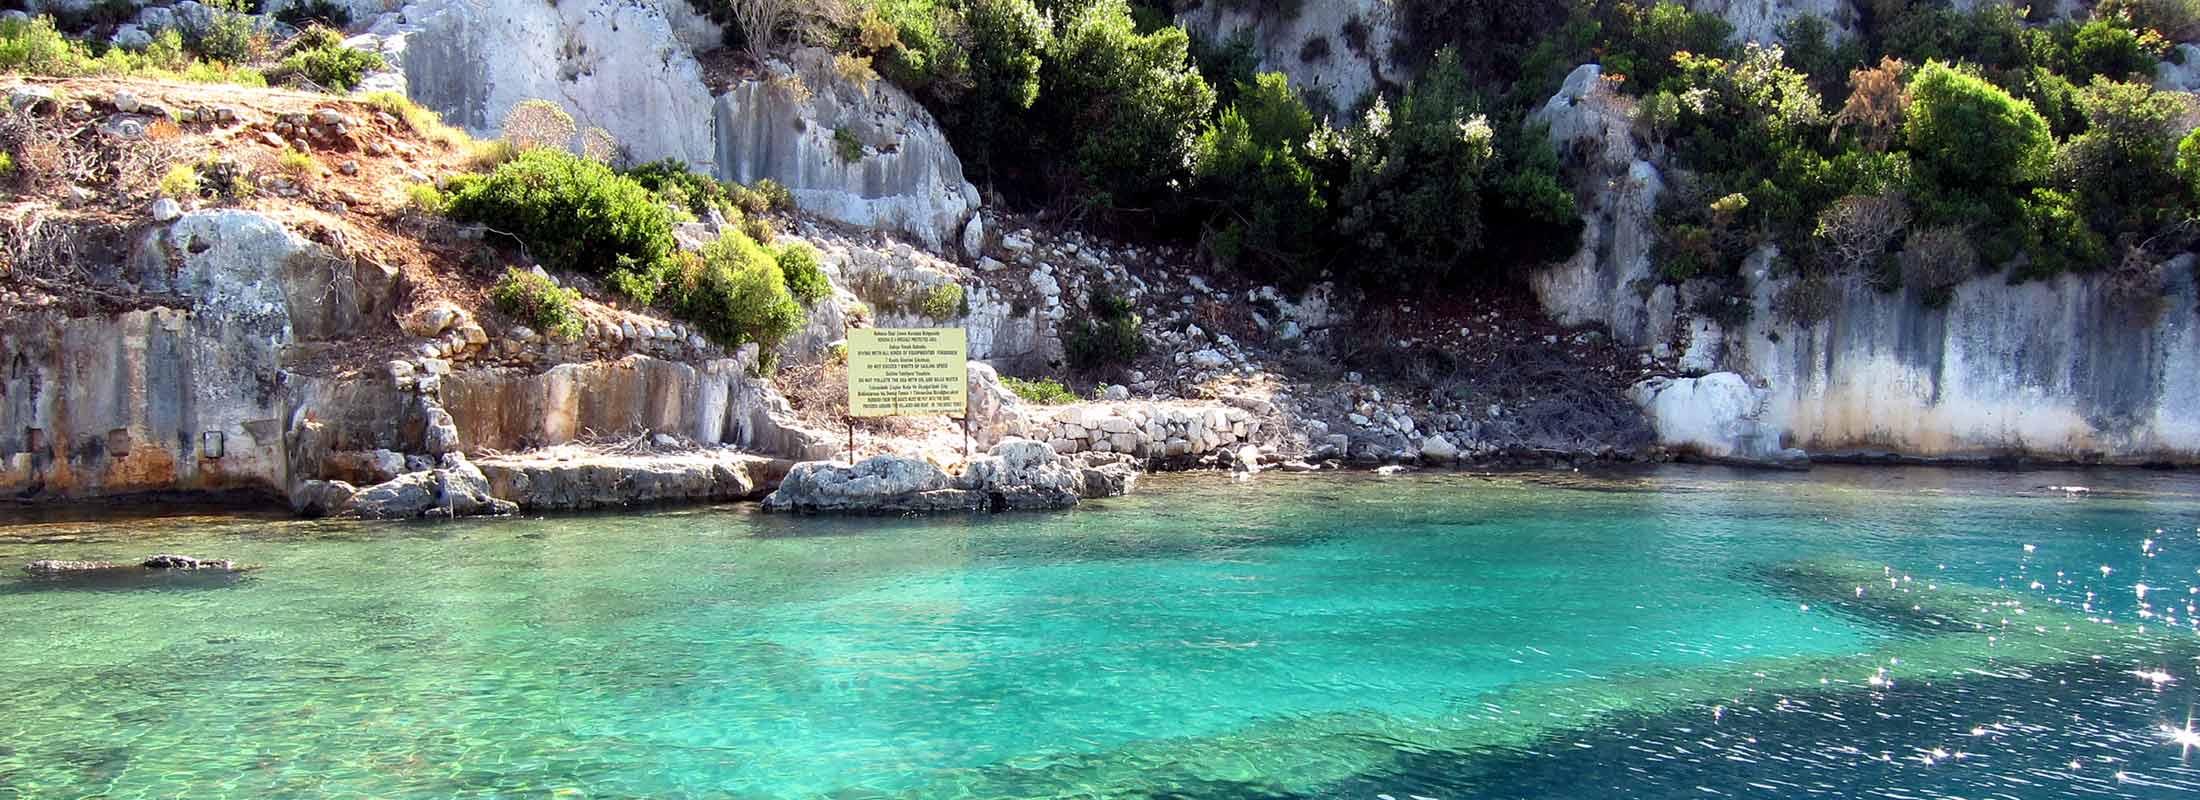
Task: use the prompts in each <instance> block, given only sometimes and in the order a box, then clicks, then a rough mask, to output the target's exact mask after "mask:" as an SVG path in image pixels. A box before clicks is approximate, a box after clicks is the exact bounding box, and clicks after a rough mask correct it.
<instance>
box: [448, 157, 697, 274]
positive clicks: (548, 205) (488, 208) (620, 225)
mask: <svg viewBox="0 0 2200 800" xmlns="http://www.w3.org/2000/svg"><path fill="white" fill-rule="evenodd" d="M447 193H448V195H449V212H450V215H451V216H452V217H454V218H456V219H459V220H463V221H468V222H479V223H482V224H484V225H487V226H489V228H491V229H492V230H495V231H497V232H499V233H503V234H506V235H509V236H512V237H514V238H517V239H518V240H519V241H520V243H521V244H523V245H525V246H526V248H527V251H528V253H529V254H530V255H532V256H533V257H534V258H535V259H537V260H539V261H541V262H542V263H543V264H544V265H547V266H550V267H552V268H555V269H573V270H580V271H582V272H587V273H591V274H596V275H603V274H608V273H610V272H611V271H612V270H614V269H617V268H619V267H621V266H622V265H651V264H655V263H657V262H660V261H662V260H664V259H665V257H666V256H667V255H668V254H670V253H671V252H672V246H673V244H672V214H671V212H669V211H667V210H665V208H664V206H662V205H659V204H658V202H657V197H656V195H655V194H653V193H651V192H650V191H649V190H648V189H644V188H642V185H641V184H639V183H636V182H635V181H634V180H633V179H631V178H627V177H624V176H622V175H619V174H618V173H616V172H613V171H612V170H611V168H610V167H607V166H604V165H602V164H598V163H596V162H594V161H590V160H588V159H584V158H581V157H579V156H575V155H573V154H571V153H567V152H565V151H563V150H556V149H550V148H536V149H531V150H527V151H526V152H523V153H521V154H520V155H519V157H518V158H515V159H513V160H511V161H509V162H506V163H504V164H502V165H500V166H498V167H497V168H496V170H495V171H493V172H491V173H489V174H488V175H461V176H459V177H456V178H453V179H452V180H451V182H450V185H449V187H448V190H447Z"/></svg>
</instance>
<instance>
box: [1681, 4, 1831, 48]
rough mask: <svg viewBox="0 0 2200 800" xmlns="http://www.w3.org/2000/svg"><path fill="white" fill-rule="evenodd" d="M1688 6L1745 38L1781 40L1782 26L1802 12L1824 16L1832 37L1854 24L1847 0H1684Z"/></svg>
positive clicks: (1759, 40)
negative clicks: (1729, 26) (1721, 21)
mask: <svg viewBox="0 0 2200 800" xmlns="http://www.w3.org/2000/svg"><path fill="white" fill-rule="evenodd" d="M1688 6H1689V8H1691V9H1693V10H1695V11H1696V12H1698V13H1703V14H1710V15H1712V16H1715V17H1719V18H1721V19H1724V20H1726V21H1727V24H1729V25H1733V26H1734V38H1735V39H1736V40H1737V41H1745V42H1761V43H1766V44H1769V43H1772V42H1778V41H1782V39H1781V36H1780V34H1781V32H1782V30H1783V29H1785V28H1786V27H1787V26H1788V24H1789V23H1792V22H1794V21H1795V20H1797V19H1799V18H1802V17H1806V16H1813V17H1817V18H1819V19H1821V20H1824V21H1825V23H1826V27H1827V28H1828V33H1829V35H1831V36H1833V37H1846V36H1848V35H1850V34H1851V33H1853V32H1854V28H1855V24H1856V10H1855V8H1854V7H1852V6H1850V4H1849V0H1688Z"/></svg>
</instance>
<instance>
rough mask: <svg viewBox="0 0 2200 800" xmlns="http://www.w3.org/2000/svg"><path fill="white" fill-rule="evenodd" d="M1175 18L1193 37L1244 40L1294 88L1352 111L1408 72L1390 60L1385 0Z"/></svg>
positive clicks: (1213, 5) (1227, 8)
mask: <svg viewBox="0 0 2200 800" xmlns="http://www.w3.org/2000/svg"><path fill="white" fill-rule="evenodd" d="M1187 5H1191V6H1192V8H1190V9H1189V10H1187V11H1184V12H1183V13H1180V14H1178V15H1177V17H1176V21H1177V24H1179V25H1183V26H1184V28H1185V29H1186V30H1188V31H1191V32H1192V33H1193V35H1195V36H1198V37H1199V38H1201V39H1202V40H1205V41H1208V42H1214V43H1222V42H1228V41H1232V40H1234V39H1238V38H1240V37H1243V38H1244V39H1245V40H1246V41H1249V42H1251V43H1252V45H1253V48H1254V50H1253V51H1254V53H1255V54H1256V55H1257V56H1258V57H1259V58H1260V69H1261V71H1264V72H1282V73H1283V74H1285V75H1287V76H1289V77H1290V78H1291V86H1292V87H1293V88H1295V89H1298V90H1300V91H1302V92H1306V93H1309V94H1311V95H1312V96H1315V97H1326V98H1328V100H1329V105H1330V106H1332V108H1333V110H1337V111H1348V110H1350V109H1353V108H1356V107H1358V105H1359V103H1360V101H1362V100H1364V99H1367V98H1368V96H1369V95H1371V94H1373V93H1375V92H1377V91H1380V90H1381V89H1383V88H1384V87H1385V86H1389V85H1399V84H1403V83H1405V81H1406V78H1408V77H1410V76H1407V75H1405V74H1404V73H1405V69H1404V67H1403V66H1401V65H1400V64H1398V63H1397V62H1396V61H1395V60H1393V59H1392V58H1391V49H1392V48H1391V41H1392V40H1393V39H1394V38H1396V35H1397V34H1396V32H1395V30H1394V25H1393V24H1392V23H1393V19H1394V17H1395V15H1396V10H1395V7H1394V5H1393V4H1392V3H1390V2H1387V0H1343V1H1342V2H1321V3H1295V4H1292V6H1293V7H1294V8H1295V9H1296V12H1295V13H1291V14H1288V15H1284V14H1277V13H1275V12H1274V11H1264V9H1265V8H1267V7H1266V6H1264V5H1263V4H1258V3H1225V2H1208V3H1196V4H1187Z"/></svg>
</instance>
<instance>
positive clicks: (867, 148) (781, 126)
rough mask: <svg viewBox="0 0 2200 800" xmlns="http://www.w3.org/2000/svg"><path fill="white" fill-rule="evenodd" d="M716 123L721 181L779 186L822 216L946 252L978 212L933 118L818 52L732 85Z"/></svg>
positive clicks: (717, 111)
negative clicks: (846, 73)
mask: <svg viewBox="0 0 2200 800" xmlns="http://www.w3.org/2000/svg"><path fill="white" fill-rule="evenodd" d="M712 119H713V120H714V121H715V124H716V125H717V129H716V131H717V151H716V160H717V163H718V164H719V171H720V173H721V175H720V176H721V177H724V178H728V179H731V180H736V181H740V182H742V183H753V182H756V181H758V180H760V179H764V178H770V179H772V180H775V181H778V182H779V183H781V184H783V185H785V186H786V187H787V189H788V191H790V192H792V193H793V195H794V200H795V204H796V205H799V206H801V207H802V209H803V210H804V211H808V212H810V213H813V214H817V215H819V216H822V217H825V218H827V219H831V220H835V221H838V222H844V223H848V224H851V225H863V226H868V227H876V228H884V229H888V230H896V231H901V232H904V233H907V234H909V235H911V236H914V237H916V238H917V239H919V240H921V241H923V242H924V243H925V245H926V246H927V247H929V248H930V249H932V250H935V251H943V252H944V251H945V250H947V249H948V245H949V244H950V243H952V242H955V241H957V240H958V238H959V237H960V236H961V234H962V231H963V226H964V223H965V221H966V220H968V219H969V218H970V215H971V213H972V212H974V211H976V210H977V208H978V190H977V188H976V187H974V186H972V185H971V184H970V182H969V181H968V180H965V179H964V177H963V170H962V161H961V159H959V158H957V157H956V156H955V151H954V148H953V147H952V146H951V145H949V144H948V142H947V135H946V133H945V132H943V131H941V130H940V127H939V125H938V123H936V122H935V121H934V120H933V119H932V115H931V113H930V112H927V111H925V110H924V108H923V106H921V105H918V103H917V101H916V100H915V99H914V98H911V97H910V96H909V95H908V94H907V93H905V92H903V91H901V90H900V89H897V88H894V87H893V86H891V85H889V84H887V83H886V82H884V81H870V82H862V83H859V82H852V81H849V80H847V79H845V78H843V77H841V75H840V73H839V71H838V70H837V69H835V68H834V66H833V59H832V55H831V54H830V53H827V52H826V51H824V50H820V49H816V48H807V49H803V50H798V51H796V52H794V53H791V54H789V55H788V57H787V60H786V61H785V62H781V63H773V64H771V65H768V66H767V67H766V72H765V74H764V75H761V76H758V77H755V78H749V79H744V80H742V81H740V82H738V83H736V84H734V86H733V87H732V88H731V89H730V90H728V91H727V92H726V93H725V94H722V95H720V96H719V97H718V98H717V101H716V105H715V107H714V110H713V117H712Z"/></svg>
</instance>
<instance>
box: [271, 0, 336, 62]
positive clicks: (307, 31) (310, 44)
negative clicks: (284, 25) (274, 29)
mask: <svg viewBox="0 0 2200 800" xmlns="http://www.w3.org/2000/svg"><path fill="white" fill-rule="evenodd" d="M291 8H296V6H292V7H291ZM284 10H285V11H288V10H290V9H284ZM279 18H280V17H278V19H279ZM342 46H344V35H343V34H341V33H337V32H336V31H335V30H334V29H332V28H330V27H328V26H326V25H305V26H302V27H300V28H299V29H298V33H297V35H294V36H292V37H290V40H289V41H286V42H283V47H282V50H281V51H280V52H278V53H276V55H278V56H291V55H295V54H298V53H303V52H306V51H308V50H327V49H329V48H332V47H342Z"/></svg>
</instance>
